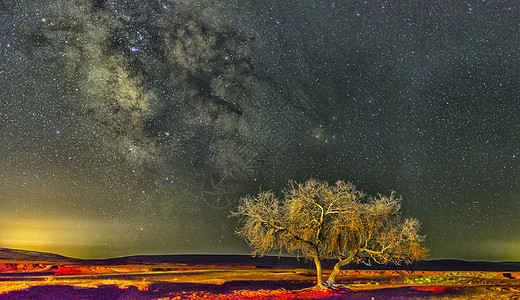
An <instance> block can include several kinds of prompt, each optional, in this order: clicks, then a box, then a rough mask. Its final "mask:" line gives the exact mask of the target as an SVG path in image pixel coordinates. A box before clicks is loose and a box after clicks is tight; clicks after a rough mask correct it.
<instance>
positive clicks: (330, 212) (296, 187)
mask: <svg viewBox="0 0 520 300" xmlns="http://www.w3.org/2000/svg"><path fill="white" fill-rule="evenodd" d="M283 194H284V197H283V198H282V199H279V198H278V197H276V195H275V194H274V193H273V192H271V191H267V192H260V193H259V194H258V195H257V196H247V197H244V198H242V199H241V201H240V205H239V207H238V210H237V211H236V212H234V213H233V215H235V216H239V217H241V218H242V224H243V226H242V227H241V228H240V229H239V230H238V231H237V233H238V234H239V235H240V236H241V237H242V238H244V239H245V240H246V241H247V242H248V244H249V246H250V247H251V249H252V253H253V255H259V256H263V255H266V254H267V253H269V252H270V251H271V250H273V249H279V250H280V251H282V250H286V251H288V252H289V253H297V254H301V255H303V256H304V257H306V258H308V259H311V260H313V261H314V263H315V265H316V273H317V288H325V285H328V286H333V285H334V281H335V278H336V276H337V274H338V273H339V272H340V269H341V267H342V266H344V265H346V264H348V263H350V262H357V263H360V262H363V263H366V264H371V263H372V262H375V263H378V264H385V263H388V262H393V263H398V262H401V261H404V262H411V261H414V260H418V259H422V258H424V257H426V255H427V250H426V248H424V246H423V242H424V237H423V236H421V235H419V233H418V231H419V226H420V224H419V222H418V221H417V220H416V219H411V218H409V219H404V220H403V219H402V218H401V212H400V207H401V205H400V204H401V198H397V197H396V195H395V193H394V192H392V193H391V194H390V195H389V196H383V195H378V196H375V197H367V196H366V195H365V194H364V193H363V192H361V191H359V190H357V189H356V187H355V186H354V185H353V184H352V183H350V182H344V181H338V182H336V184H335V185H329V184H328V183H327V182H322V181H318V180H314V179H310V180H308V181H307V182H305V183H297V182H290V183H289V186H288V188H287V189H286V190H285V191H284V193H283ZM323 259H337V260H338V262H337V263H336V265H335V267H334V270H333V271H332V273H331V275H330V276H329V278H328V280H327V282H326V283H323V280H322V270H321V260H323Z"/></svg>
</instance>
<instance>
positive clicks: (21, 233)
mask: <svg viewBox="0 0 520 300" xmlns="http://www.w3.org/2000/svg"><path fill="white" fill-rule="evenodd" d="M111 229H114V224H107V223H106V222H104V223H96V222H92V221H78V220H32V219H31V220H27V219H20V220H12V221H11V220H10V221H6V220H3V221H1V222H0V247H4V248H12V249H23V250H33V251H43V252H52V253H57V254H61V255H67V256H73V257H77V256H78V255H81V254H78V253H84V252H85V249H88V248H92V247H110V246H111V245H112V246H113V244H112V243H110V240H109V238H108V237H107V236H106V235H105V234H106V233H107V232H110V231H111ZM112 241H113V237H112ZM114 242H115V241H114Z"/></svg>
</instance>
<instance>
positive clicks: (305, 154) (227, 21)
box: [0, 0, 520, 261]
mask: <svg viewBox="0 0 520 300" xmlns="http://www.w3.org/2000/svg"><path fill="white" fill-rule="evenodd" d="M519 10H520V7H519V4H518V3H516V2H515V1H508V0H466V1H462V0H461V1H451V0H442V1H411V0H410V1H384V0H370V1H325V0H304V1H289V0H262V1H256V0H199V1H189V0H150V1H137V0H126V1H125V0H115V1H105V0H90V1H69V0H16V1H15V0H2V1H0V95H1V97H0V129H1V130H0V207H1V209H0V247H7V248H18V249H29V250H38V251H49V252H54V253H59V254H62V255H68V256H73V257H82V258H107V257H114V256H123V255H133V254H189V253H200V254H203V253H214V254H245V253H248V251H249V250H248V248H247V245H246V244H245V242H244V241H242V240H240V239H239V238H238V237H237V236H236V235H235V233H234V231H235V229H236V228H237V219H235V218H229V217H228V216H229V214H230V210H233V209H234V208H235V207H236V205H237V204H238V199H240V197H242V196H245V195H247V194H255V193H257V192H258V191H260V189H262V190H270V189H272V190H273V191H276V192H279V191H281V190H282V189H283V188H284V187H285V186H286V185H287V182H288V180H297V181H304V180H307V179H309V178H311V177H312V178H316V179H320V180H325V181H329V182H331V183H332V182H334V181H336V180H345V181H352V182H353V183H354V184H355V185H356V187H357V188H358V189H361V190H363V191H364V192H366V193H368V194H377V193H382V194H389V193H390V192H391V191H392V190H395V191H396V192H397V193H398V194H399V195H401V196H402V197H403V203H402V204H403V205H402V210H403V214H404V216H406V217H416V218H418V219H419V220H420V221H421V223H422V229H421V233H422V234H425V235H426V236H427V243H426V245H427V247H428V248H429V249H430V252H431V255H430V258H433V259H439V258H459V259H468V260H495V261H503V260H516V261H519V260H520V232H519V231H518V228H519V227H520V218H519V217H518V215H519V213H520V177H519V175H520V107H519V106H520V83H519V82H518V81H519V80H520V50H519V49H520V15H519V13H520V11H519Z"/></svg>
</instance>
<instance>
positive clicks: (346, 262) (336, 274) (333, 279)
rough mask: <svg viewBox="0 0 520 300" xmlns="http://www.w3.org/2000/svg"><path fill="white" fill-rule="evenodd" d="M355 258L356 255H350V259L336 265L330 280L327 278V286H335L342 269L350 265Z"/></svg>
mask: <svg viewBox="0 0 520 300" xmlns="http://www.w3.org/2000/svg"><path fill="white" fill-rule="evenodd" d="M353 257H354V255H350V256H349V257H347V258H345V259H340V260H339V261H338V262H337V263H336V264H335V265H334V269H333V270H332V272H331V273H330V276H329V278H327V285H328V286H333V285H334V281H335V280H336V276H338V274H339V272H340V271H341V267H343V266H344V265H346V264H348V263H350V262H351V261H352V258H353Z"/></svg>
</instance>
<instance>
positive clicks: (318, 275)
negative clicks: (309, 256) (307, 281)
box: [314, 255, 326, 289]
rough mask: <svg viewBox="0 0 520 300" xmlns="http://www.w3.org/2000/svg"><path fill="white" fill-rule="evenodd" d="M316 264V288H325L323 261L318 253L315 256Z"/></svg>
mask: <svg viewBox="0 0 520 300" xmlns="http://www.w3.org/2000/svg"><path fill="white" fill-rule="evenodd" d="M314 264H315V265H316V279H317V283H316V288H318V289H325V288H326V287H325V286H324V285H323V276H322V271H321V261H320V258H319V257H318V255H316V256H314Z"/></svg>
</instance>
